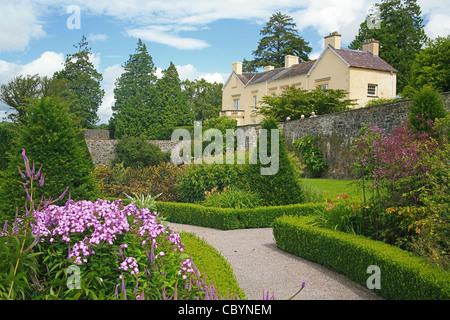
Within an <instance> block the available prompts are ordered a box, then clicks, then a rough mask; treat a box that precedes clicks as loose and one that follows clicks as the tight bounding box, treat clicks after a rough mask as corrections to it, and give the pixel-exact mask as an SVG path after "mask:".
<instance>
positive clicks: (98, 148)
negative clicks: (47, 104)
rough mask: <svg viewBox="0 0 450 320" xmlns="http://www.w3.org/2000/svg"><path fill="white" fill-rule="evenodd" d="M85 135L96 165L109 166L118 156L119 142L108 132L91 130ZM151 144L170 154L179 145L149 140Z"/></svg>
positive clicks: (175, 142)
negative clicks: (111, 137)
mask: <svg viewBox="0 0 450 320" xmlns="http://www.w3.org/2000/svg"><path fill="white" fill-rule="evenodd" d="M83 134H84V137H85V139H86V144H87V147H88V149H89V152H90V154H91V156H92V161H93V162H94V164H95V165H96V166H98V165H104V166H107V165H109V164H110V163H111V160H112V159H114V157H115V155H116V152H115V150H116V146H117V143H118V142H119V141H118V140H113V139H109V133H108V130H91V129H89V130H84V131H83ZM149 142H150V143H153V144H155V145H157V146H158V147H159V148H160V149H161V151H162V152H170V151H171V150H172V148H173V147H174V146H176V145H177V144H178V143H179V142H178V141H171V140H149Z"/></svg>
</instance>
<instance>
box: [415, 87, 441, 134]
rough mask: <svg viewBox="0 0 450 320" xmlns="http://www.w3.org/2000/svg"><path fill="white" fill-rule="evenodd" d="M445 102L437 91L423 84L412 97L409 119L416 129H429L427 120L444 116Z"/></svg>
mask: <svg viewBox="0 0 450 320" xmlns="http://www.w3.org/2000/svg"><path fill="white" fill-rule="evenodd" d="M446 114H447V113H446V111H445V104H444V101H443V99H442V97H441V96H440V94H439V93H438V92H436V91H435V90H433V89H432V88H431V87H429V86H424V87H423V88H422V89H421V90H420V91H419V92H417V93H416V94H415V95H414V96H413V99H412V102H411V106H410V108H409V121H410V123H411V124H412V126H413V127H414V128H415V129H416V130H420V131H429V129H430V125H429V124H428V122H427V121H428V120H431V121H433V122H434V121H435V120H436V119H438V118H444V117H445V116H446Z"/></svg>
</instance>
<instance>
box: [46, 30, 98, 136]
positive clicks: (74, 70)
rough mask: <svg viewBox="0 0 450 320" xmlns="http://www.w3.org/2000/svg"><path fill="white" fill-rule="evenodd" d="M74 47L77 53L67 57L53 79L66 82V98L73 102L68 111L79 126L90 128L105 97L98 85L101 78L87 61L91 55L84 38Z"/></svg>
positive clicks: (94, 122) (95, 120)
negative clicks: (74, 116)
mask: <svg viewBox="0 0 450 320" xmlns="http://www.w3.org/2000/svg"><path fill="white" fill-rule="evenodd" d="M74 47H75V48H76V49H78V52H76V53H74V54H69V55H68V56H67V58H66V61H65V63H64V69H63V70H61V71H59V72H57V73H55V77H56V78H57V79H65V80H66V81H67V82H66V83H67V92H66V96H67V97H68V98H69V99H70V100H73V102H72V103H71V104H70V111H71V113H73V114H75V115H76V117H77V118H78V120H79V122H80V126H81V127H83V128H92V127H93V126H94V125H95V124H96V123H97V122H98V120H99V118H98V116H97V110H98V108H99V106H100V104H101V103H102V99H103V96H104V95H105V92H104V90H103V89H102V88H101V85H100V82H101V81H102V80H103V77H102V75H101V74H100V73H98V72H97V70H95V67H94V65H93V63H92V62H91V61H90V60H89V58H90V56H91V55H92V53H91V52H90V50H91V49H90V48H89V47H88V42H87V40H86V37H85V36H83V37H82V38H81V41H80V43H79V44H78V45H75V46H74Z"/></svg>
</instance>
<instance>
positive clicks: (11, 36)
mask: <svg viewBox="0 0 450 320" xmlns="http://www.w3.org/2000/svg"><path fill="white" fill-rule="evenodd" d="M0 30H1V32H0V52H1V51H16V50H23V49H25V48H26V47H27V46H28V43H29V41H30V40H31V39H39V38H42V37H44V36H45V35H46V34H45V31H44V29H43V24H42V23H41V22H40V21H39V18H38V14H37V13H36V10H35V6H34V5H33V4H32V3H31V2H30V1H28V0H20V1H17V0H2V4H1V10H0Z"/></svg>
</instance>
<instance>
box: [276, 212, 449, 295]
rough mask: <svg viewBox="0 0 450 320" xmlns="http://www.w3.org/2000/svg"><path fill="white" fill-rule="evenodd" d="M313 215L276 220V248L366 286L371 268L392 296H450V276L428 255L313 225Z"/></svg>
mask: <svg viewBox="0 0 450 320" xmlns="http://www.w3.org/2000/svg"><path fill="white" fill-rule="evenodd" d="M313 221H314V217H292V216H284V217H280V218H278V219H276V220H275V222H274V224H273V233H274V237H275V241H276V244H277V246H278V247H279V248H280V249H282V250H285V251H287V252H289V253H292V254H295V255H297V256H299V257H302V258H303V259H306V260H308V261H312V262H317V263H320V264H322V265H324V266H325V267H327V268H329V269H332V270H336V271H337V272H340V273H343V274H345V275H346V276H348V277H349V278H350V279H352V280H354V281H356V282H358V283H360V284H361V285H363V286H366V285H367V282H368V280H369V279H368V278H369V274H368V267H369V266H377V267H379V269H380V273H381V285H380V289H378V288H375V289H374V290H375V292H376V293H377V294H379V295H381V296H383V297H385V298H388V299H396V300H397V299H398V300H448V299H450V274H449V273H448V272H443V271H442V270H440V269H438V268H433V267H432V266H431V265H430V264H428V263H427V262H426V261H424V260H423V259H421V258H419V257H417V256H415V255H413V254H411V253H409V252H406V251H403V250H401V249H399V248H397V247H395V246H390V245H388V244H386V243H382V242H378V241H374V240H370V239H368V238H364V237H362V236H358V235H353V234H347V233H343V232H336V231H333V230H330V229H325V228H319V227H313V226H312V225H311V223H313Z"/></svg>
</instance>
